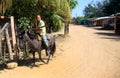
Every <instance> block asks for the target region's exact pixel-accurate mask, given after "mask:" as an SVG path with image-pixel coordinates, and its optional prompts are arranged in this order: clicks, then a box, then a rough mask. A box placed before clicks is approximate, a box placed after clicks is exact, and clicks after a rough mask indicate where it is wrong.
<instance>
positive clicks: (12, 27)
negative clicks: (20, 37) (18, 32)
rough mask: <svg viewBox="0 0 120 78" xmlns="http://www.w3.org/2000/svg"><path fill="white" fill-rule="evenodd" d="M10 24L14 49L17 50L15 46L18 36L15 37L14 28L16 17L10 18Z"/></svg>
mask: <svg viewBox="0 0 120 78" xmlns="http://www.w3.org/2000/svg"><path fill="white" fill-rule="evenodd" d="M10 20H11V21H10V23H11V32H12V46H13V49H14V48H15V45H16V36H15V27H14V17H13V16H11V18H10Z"/></svg>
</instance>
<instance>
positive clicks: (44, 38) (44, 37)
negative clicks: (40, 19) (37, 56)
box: [42, 35, 50, 55]
mask: <svg viewBox="0 0 120 78" xmlns="http://www.w3.org/2000/svg"><path fill="white" fill-rule="evenodd" d="M42 40H43V42H44V44H45V47H46V50H47V51H46V55H49V54H50V48H49V44H48V40H47V37H46V35H42Z"/></svg>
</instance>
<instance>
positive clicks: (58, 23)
mask: <svg viewBox="0 0 120 78" xmlns="http://www.w3.org/2000/svg"><path fill="white" fill-rule="evenodd" d="M51 20H54V21H52V25H53V26H52V31H53V32H57V31H59V30H60V29H61V28H62V27H63V25H64V24H63V19H62V18H61V17H60V16H58V15H55V14H54V15H52V16H51Z"/></svg>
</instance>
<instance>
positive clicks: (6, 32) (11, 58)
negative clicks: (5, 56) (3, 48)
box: [5, 28, 13, 60]
mask: <svg viewBox="0 0 120 78" xmlns="http://www.w3.org/2000/svg"><path fill="white" fill-rule="evenodd" d="M5 35H6V41H7V46H8V51H9V59H10V60H13V54H12V48H11V43H10V38H9V33H8V28H6V29H5Z"/></svg>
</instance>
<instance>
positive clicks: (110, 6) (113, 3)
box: [103, 0, 120, 15]
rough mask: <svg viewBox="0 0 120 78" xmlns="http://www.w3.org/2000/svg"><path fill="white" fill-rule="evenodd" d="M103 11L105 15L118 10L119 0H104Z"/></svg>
mask: <svg viewBox="0 0 120 78" xmlns="http://www.w3.org/2000/svg"><path fill="white" fill-rule="evenodd" d="M103 12H104V14H105V15H112V14H116V13H119V12H120V0H108V1H104V8H103Z"/></svg>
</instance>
